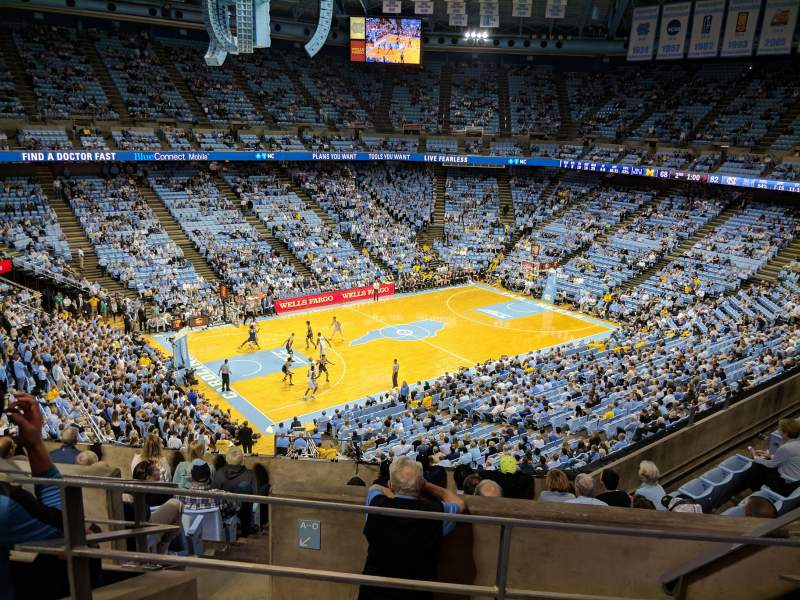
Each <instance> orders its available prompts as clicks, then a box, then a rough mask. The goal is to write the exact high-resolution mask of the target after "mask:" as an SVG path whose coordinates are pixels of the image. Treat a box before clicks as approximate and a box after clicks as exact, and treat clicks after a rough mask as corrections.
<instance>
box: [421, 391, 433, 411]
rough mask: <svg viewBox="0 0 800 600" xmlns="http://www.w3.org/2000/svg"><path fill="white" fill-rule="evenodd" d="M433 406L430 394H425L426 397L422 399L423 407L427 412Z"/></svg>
mask: <svg viewBox="0 0 800 600" xmlns="http://www.w3.org/2000/svg"><path fill="white" fill-rule="evenodd" d="M432 404H433V398H432V397H431V395H430V394H425V397H424V398H423V399H422V406H423V408H425V410H430V408H431V405H432Z"/></svg>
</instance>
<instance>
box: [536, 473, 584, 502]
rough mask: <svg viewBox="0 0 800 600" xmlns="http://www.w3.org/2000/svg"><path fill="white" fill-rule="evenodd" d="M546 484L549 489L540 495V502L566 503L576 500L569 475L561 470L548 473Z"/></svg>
mask: <svg viewBox="0 0 800 600" xmlns="http://www.w3.org/2000/svg"><path fill="white" fill-rule="evenodd" d="M544 484H545V487H546V488H547V489H545V490H544V491H543V492H542V493H541V494H539V502H566V501H567V500H573V499H574V498H575V494H573V493H572V486H571V485H570V483H569V479H568V478H567V474H566V473H564V471H562V470H561V469H552V470H551V471H548V473H547V477H546V478H545V481H544Z"/></svg>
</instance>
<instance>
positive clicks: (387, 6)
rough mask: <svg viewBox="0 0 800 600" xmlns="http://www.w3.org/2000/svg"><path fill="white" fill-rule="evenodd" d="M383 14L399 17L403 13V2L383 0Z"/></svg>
mask: <svg viewBox="0 0 800 600" xmlns="http://www.w3.org/2000/svg"><path fill="white" fill-rule="evenodd" d="M383 12H384V14H395V15H399V14H400V13H402V12H403V2H402V0H383Z"/></svg>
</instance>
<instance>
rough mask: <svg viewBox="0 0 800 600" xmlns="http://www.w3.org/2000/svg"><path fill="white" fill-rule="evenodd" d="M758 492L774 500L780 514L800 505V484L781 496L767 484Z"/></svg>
mask: <svg viewBox="0 0 800 600" xmlns="http://www.w3.org/2000/svg"><path fill="white" fill-rule="evenodd" d="M756 493H758V494H760V495H764V497H765V498H767V499H768V500H769V501H770V502H772V503H773V504H774V505H775V509H776V510H777V511H778V514H779V515H782V514H784V513H787V512H789V511H791V510H794V509H795V508H797V507H798V506H800V486H798V487H796V488H795V489H794V491H793V492H792V493H791V494H789V495H788V496H781V495H780V494H779V493H777V492H774V491H772V490H771V489H770V488H769V487H767V486H766V485H765V486H764V487H762V488H761V489H760V490H759V491H758V492H756Z"/></svg>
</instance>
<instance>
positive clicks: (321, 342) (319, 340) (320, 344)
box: [317, 331, 328, 356]
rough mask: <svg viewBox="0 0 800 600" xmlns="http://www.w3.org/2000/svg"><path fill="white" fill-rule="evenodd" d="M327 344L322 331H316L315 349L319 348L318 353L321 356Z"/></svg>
mask: <svg viewBox="0 0 800 600" xmlns="http://www.w3.org/2000/svg"><path fill="white" fill-rule="evenodd" d="M327 344H328V340H327V339H326V338H324V337H323V336H322V332H321V331H318V332H317V349H318V350H319V355H320V356H322V355H323V354H325V346H326V345H327Z"/></svg>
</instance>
